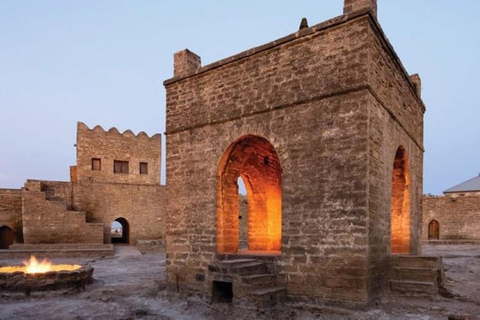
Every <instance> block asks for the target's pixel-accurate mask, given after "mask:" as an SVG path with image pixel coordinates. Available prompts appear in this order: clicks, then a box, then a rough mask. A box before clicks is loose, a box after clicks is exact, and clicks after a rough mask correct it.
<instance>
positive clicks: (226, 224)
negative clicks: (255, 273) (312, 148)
mask: <svg viewBox="0 0 480 320" xmlns="http://www.w3.org/2000/svg"><path fill="white" fill-rule="evenodd" d="M239 178H241V179H242V181H243V182H244V184H245V189H246V198H247V201H246V202H247V210H246V211H247V217H246V218H247V219H246V220H247V223H246V224H247V232H246V233H247V236H246V238H247V249H248V251H269V252H276V251H280V247H281V238H282V181H281V178H282V170H281V167H280V160H279V158H278V155H277V153H276V151H275V149H274V148H273V146H272V144H271V143H270V142H268V140H266V139H264V138H261V137H258V136H252V135H248V136H245V137H243V138H241V139H239V140H237V141H236V142H234V143H232V144H231V145H230V146H229V147H228V148H227V150H226V151H225V153H224V155H223V156H222V159H221V161H220V165H219V168H218V190H217V192H218V193H217V250H218V252H220V253H226V252H229V253H230V252H238V251H239V240H240V239H239V234H240V232H239V225H240V223H239V221H240V220H243V215H242V219H239V214H238V213H239V186H238V179H239ZM242 223H243V222H242Z"/></svg>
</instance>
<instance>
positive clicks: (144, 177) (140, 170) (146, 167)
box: [71, 122, 161, 184]
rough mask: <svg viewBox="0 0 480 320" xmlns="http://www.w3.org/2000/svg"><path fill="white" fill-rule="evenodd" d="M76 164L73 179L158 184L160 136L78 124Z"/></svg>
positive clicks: (72, 171) (73, 180) (75, 180)
mask: <svg viewBox="0 0 480 320" xmlns="http://www.w3.org/2000/svg"><path fill="white" fill-rule="evenodd" d="M76 148H77V166H76V167H73V169H72V170H71V173H72V177H71V180H72V182H77V181H92V182H93V181H95V182H117V183H133V184H160V152H161V135H160V134H154V135H152V136H148V135H147V134H146V133H145V132H143V131H142V132H140V133H138V134H135V133H133V132H132V131H131V130H125V131H124V132H122V133H121V132H120V131H119V130H118V129H117V128H115V127H113V128H110V129H109V130H105V129H103V127H102V126H99V125H96V126H95V127H93V129H90V128H89V127H88V126H87V125H86V124H84V123H83V122H78V123H77V143H76Z"/></svg>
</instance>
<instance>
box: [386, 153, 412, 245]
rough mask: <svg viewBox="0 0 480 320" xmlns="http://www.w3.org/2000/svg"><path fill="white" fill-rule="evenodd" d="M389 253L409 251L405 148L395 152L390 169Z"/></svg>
mask: <svg viewBox="0 0 480 320" xmlns="http://www.w3.org/2000/svg"><path fill="white" fill-rule="evenodd" d="M391 205H392V212H391V213H392V216H391V253H409V252H410V172H409V168H408V158H407V153H406V151H405V148H403V147H402V146H400V147H399V148H398V149H397V152H396V153H395V160H394V162H393V171H392V203H391Z"/></svg>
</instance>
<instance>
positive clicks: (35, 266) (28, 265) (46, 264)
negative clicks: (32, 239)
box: [23, 256, 52, 273]
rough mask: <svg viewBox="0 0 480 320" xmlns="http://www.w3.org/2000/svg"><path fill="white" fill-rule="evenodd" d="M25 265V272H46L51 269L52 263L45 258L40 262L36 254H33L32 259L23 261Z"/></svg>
mask: <svg viewBox="0 0 480 320" xmlns="http://www.w3.org/2000/svg"><path fill="white" fill-rule="evenodd" d="M23 264H24V265H25V273H45V272H48V271H50V270H51V266H52V263H51V262H50V261H49V260H47V259H43V260H42V262H40V263H39V262H38V261H37V259H36V258H35V256H31V257H30V260H25V261H23Z"/></svg>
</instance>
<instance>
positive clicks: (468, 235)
mask: <svg viewBox="0 0 480 320" xmlns="http://www.w3.org/2000/svg"><path fill="white" fill-rule="evenodd" d="M432 220H436V221H437V222H438V224H439V240H480V196H479V195H473V194H470V195H465V196H450V195H449V196H424V197H423V223H422V228H423V236H422V239H423V240H428V224H429V223H430V222H431V221H432Z"/></svg>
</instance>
